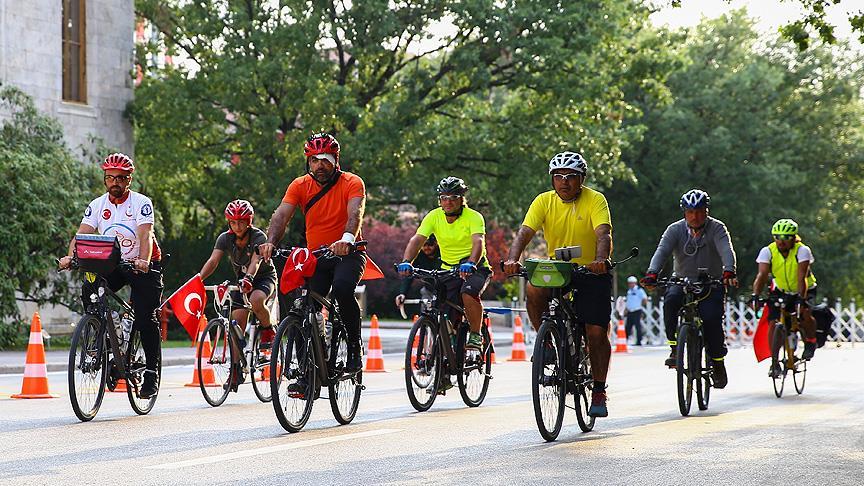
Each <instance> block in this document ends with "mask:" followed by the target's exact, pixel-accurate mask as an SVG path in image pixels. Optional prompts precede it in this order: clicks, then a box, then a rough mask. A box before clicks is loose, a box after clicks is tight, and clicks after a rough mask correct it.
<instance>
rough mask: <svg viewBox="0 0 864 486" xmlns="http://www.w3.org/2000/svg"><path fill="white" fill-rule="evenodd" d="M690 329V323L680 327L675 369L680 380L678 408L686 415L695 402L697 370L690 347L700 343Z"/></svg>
mask: <svg viewBox="0 0 864 486" xmlns="http://www.w3.org/2000/svg"><path fill="white" fill-rule="evenodd" d="M690 329H691V328H690V325H689V324H682V325H681V326H680V327H679V328H678V348H677V350H678V356H677V363H676V370H675V374H676V375H677V382H678V410H679V411H680V412H681V415H683V416H685V417H686V416H687V415H689V414H690V406H691V405H692V404H693V379H694V374H695V370H694V369H693V360H692V358H691V355H692V354H693V351H692V350H691V349H690V348H691V347H692V346H693V345H694V344H698V343H694V342H693V341H692V338H691V330H690Z"/></svg>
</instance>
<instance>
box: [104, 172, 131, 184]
mask: <svg viewBox="0 0 864 486" xmlns="http://www.w3.org/2000/svg"><path fill="white" fill-rule="evenodd" d="M131 178H132V176H130V175H118V176H114V175H110V174H105V181H106V182H113V181H117V182H129V179H131Z"/></svg>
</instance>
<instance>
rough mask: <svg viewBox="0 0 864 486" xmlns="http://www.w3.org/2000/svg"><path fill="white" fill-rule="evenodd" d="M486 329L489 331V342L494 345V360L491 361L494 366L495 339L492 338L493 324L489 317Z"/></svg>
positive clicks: (493, 354)
mask: <svg viewBox="0 0 864 486" xmlns="http://www.w3.org/2000/svg"><path fill="white" fill-rule="evenodd" d="M486 329H489V341H490V343H491V344H492V359H491V360H490V362H491V363H493V364H494V363H495V338H494V337H493V336H492V322H491V321H490V320H489V318H488V317H487V318H486Z"/></svg>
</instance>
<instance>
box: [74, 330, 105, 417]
mask: <svg viewBox="0 0 864 486" xmlns="http://www.w3.org/2000/svg"><path fill="white" fill-rule="evenodd" d="M100 324H101V321H100V320H99V319H98V318H96V317H95V316H91V315H85V316H84V317H82V318H81V320H80V321H78V325H77V326H75V332H74V333H73V334H72V346H71V347H70V348H69V368H68V371H67V380H68V382H69V401H70V402H71V403H72V410H73V411H74V412H75V416H76V417H78V419H79V420H81V421H82V422H88V421H90V420H93V417H95V416H96V413H97V412H99V407H100V406H101V405H102V398H104V396H105V380H106V373H107V369H108V359H107V358H108V353H107V352H106V350H105V349H104V346H103V349H102V352H101V353H99V352H98V344H99V342H100V340H101V342H103V343H104V340H105V334H104V333H101V332H99V331H100Z"/></svg>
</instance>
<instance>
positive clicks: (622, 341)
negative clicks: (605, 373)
mask: <svg viewBox="0 0 864 486" xmlns="http://www.w3.org/2000/svg"><path fill="white" fill-rule="evenodd" d="M615 352H616V353H629V352H630V350H628V349H627V330H626V329H624V321H623V320H619V321H618V335H617V339H615Z"/></svg>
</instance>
